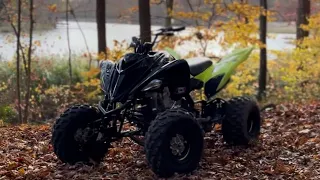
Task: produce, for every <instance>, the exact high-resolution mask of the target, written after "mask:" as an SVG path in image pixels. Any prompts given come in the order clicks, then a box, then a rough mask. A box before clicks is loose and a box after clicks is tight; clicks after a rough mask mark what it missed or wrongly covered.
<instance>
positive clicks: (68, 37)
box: [66, 0, 72, 87]
mask: <svg viewBox="0 0 320 180" xmlns="http://www.w3.org/2000/svg"><path fill="white" fill-rule="evenodd" d="M66 20H67V41H68V52H69V58H68V62H69V78H70V80H69V81H70V82H69V84H70V87H71V85H72V62H71V46H70V35H69V0H66Z"/></svg>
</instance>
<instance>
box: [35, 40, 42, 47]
mask: <svg viewBox="0 0 320 180" xmlns="http://www.w3.org/2000/svg"><path fill="white" fill-rule="evenodd" d="M33 44H34V45H36V46H38V47H40V46H41V42H40V41H34V43H33Z"/></svg>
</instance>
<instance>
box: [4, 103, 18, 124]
mask: <svg viewBox="0 0 320 180" xmlns="http://www.w3.org/2000/svg"><path fill="white" fill-rule="evenodd" d="M17 120H18V118H17V112H16V111H15V109H14V108H13V107H11V106H9V105H4V106H0V121H3V122H4V123H9V124H13V123H17Z"/></svg>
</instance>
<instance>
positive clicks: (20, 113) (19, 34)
mask: <svg viewBox="0 0 320 180" xmlns="http://www.w3.org/2000/svg"><path fill="white" fill-rule="evenodd" d="M17 5H18V28H17V50H16V53H17V62H16V63H17V64H16V68H17V69H16V70H17V98H18V113H19V115H18V118H19V122H21V123H23V121H22V111H21V96H20V95H21V90H20V36H21V0H18V4H17Z"/></svg>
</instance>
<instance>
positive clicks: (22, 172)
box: [18, 168, 26, 176]
mask: <svg viewBox="0 0 320 180" xmlns="http://www.w3.org/2000/svg"><path fill="white" fill-rule="evenodd" d="M18 172H19V174H20V175H21V176H22V175H24V174H25V173H26V171H25V170H24V168H20V169H19V170H18Z"/></svg>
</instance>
